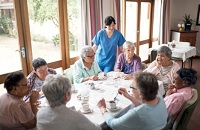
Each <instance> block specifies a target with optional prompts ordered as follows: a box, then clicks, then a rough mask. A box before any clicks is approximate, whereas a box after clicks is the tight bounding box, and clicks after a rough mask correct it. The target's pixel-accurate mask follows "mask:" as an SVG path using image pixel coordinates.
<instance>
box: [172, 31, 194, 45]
mask: <svg viewBox="0 0 200 130" xmlns="http://www.w3.org/2000/svg"><path fill="white" fill-rule="evenodd" d="M171 31H172V36H171V41H172V40H175V41H177V42H190V45H191V46H195V44H196V36H197V32H198V31H194V30H191V31H184V30H183V31H179V30H171Z"/></svg>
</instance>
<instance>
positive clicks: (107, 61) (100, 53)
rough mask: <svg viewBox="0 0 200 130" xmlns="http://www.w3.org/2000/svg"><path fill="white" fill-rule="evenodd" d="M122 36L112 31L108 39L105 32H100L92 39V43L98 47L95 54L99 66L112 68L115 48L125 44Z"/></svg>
mask: <svg viewBox="0 0 200 130" xmlns="http://www.w3.org/2000/svg"><path fill="white" fill-rule="evenodd" d="M125 41H126V40H125V38H124V37H123V35H122V34H121V33H120V32H119V31H117V30H116V29H115V30H114V32H113V34H112V36H111V37H110V38H109V37H108V35H107V34H106V30H105V29H102V30H100V31H99V32H98V33H97V34H96V36H95V37H94V38H93V39H92V42H93V43H94V44H96V45H97V46H98V49H97V51H96V54H95V58H96V61H97V62H98V64H99V66H113V67H114V65H115V61H116V53H117V46H122V45H123V44H124V42H125Z"/></svg>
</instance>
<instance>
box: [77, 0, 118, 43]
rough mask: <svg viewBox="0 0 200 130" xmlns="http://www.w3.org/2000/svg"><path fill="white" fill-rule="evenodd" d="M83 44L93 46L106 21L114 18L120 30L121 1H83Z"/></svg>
mask: <svg viewBox="0 0 200 130" xmlns="http://www.w3.org/2000/svg"><path fill="white" fill-rule="evenodd" d="M81 6H82V8H81V12H82V14H81V16H82V18H81V19H82V25H81V26H82V30H81V32H82V43H83V45H92V42H91V40H92V38H93V37H94V36H95V35H96V33H97V32H98V31H99V30H100V29H102V28H104V19H105V18H106V17H107V16H109V15H110V16H113V17H114V18H115V20H116V29H118V30H119V29H120V0H81Z"/></svg>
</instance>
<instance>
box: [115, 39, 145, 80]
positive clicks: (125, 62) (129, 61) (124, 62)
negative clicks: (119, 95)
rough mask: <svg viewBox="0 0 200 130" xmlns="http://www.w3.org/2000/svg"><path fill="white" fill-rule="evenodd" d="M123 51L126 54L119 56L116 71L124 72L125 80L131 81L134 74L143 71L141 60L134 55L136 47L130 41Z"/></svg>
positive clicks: (125, 44)
mask: <svg viewBox="0 0 200 130" xmlns="http://www.w3.org/2000/svg"><path fill="white" fill-rule="evenodd" d="M123 49H124V53H121V54H120V55H119V56H118V59H117V63H116V65H115V71H118V72H124V73H125V74H126V75H125V76H124V79H131V78H132V76H133V73H134V72H136V71H138V70H141V69H142V63H141V59H140V57H139V56H137V55H136V54H135V53H134V51H135V46H134V44H133V43H131V42H130V41H126V42H125V43H124V45H123Z"/></svg>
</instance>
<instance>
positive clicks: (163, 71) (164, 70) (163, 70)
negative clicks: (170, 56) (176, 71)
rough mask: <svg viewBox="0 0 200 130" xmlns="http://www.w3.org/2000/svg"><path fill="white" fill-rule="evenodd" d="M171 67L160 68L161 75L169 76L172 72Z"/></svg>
mask: <svg viewBox="0 0 200 130" xmlns="http://www.w3.org/2000/svg"><path fill="white" fill-rule="evenodd" d="M171 67H172V66H171V65H170V66H168V67H162V66H161V67H160V69H159V70H160V74H161V75H163V76H165V75H166V74H168V73H169V72H170V70H171Z"/></svg>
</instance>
